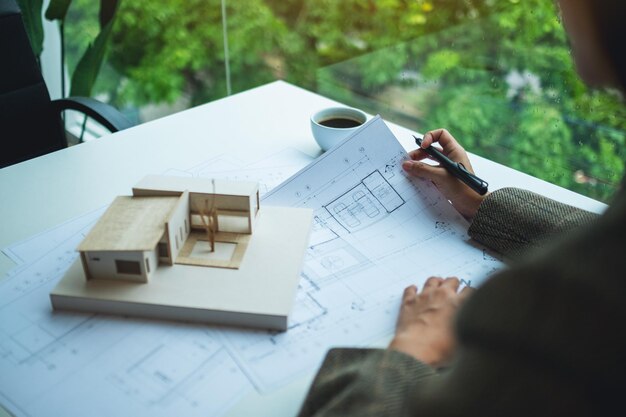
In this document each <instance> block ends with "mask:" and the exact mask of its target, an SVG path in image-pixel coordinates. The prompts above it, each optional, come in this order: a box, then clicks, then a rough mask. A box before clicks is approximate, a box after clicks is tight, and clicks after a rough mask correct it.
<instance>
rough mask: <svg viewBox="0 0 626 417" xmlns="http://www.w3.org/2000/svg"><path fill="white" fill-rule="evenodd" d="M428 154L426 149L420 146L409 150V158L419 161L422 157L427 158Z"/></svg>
mask: <svg viewBox="0 0 626 417" xmlns="http://www.w3.org/2000/svg"><path fill="white" fill-rule="evenodd" d="M429 156H430V155H428V154H427V153H426V151H425V150H423V149H422V148H417V149H415V150H412V151H411V152H409V158H411V159H412V160H413V161H421V160H422V159H424V158H428V157H429Z"/></svg>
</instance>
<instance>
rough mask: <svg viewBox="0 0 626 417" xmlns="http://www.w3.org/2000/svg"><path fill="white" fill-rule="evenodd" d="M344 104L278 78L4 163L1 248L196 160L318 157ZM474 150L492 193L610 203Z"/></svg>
mask: <svg viewBox="0 0 626 417" xmlns="http://www.w3.org/2000/svg"><path fill="white" fill-rule="evenodd" d="M336 104H337V103H336V102H334V101H332V100H329V99H327V98H324V97H321V96H319V95H317V94H314V93H311V92H309V91H306V90H303V89H301V88H298V87H295V86H293V85H290V84H288V83H285V82H281V81H277V82H274V83H271V84H268V85H265V86H262V87H259V88H255V89H253V90H250V91H246V92H243V93H239V94H236V95H234V96H231V97H228V98H225V99H222V100H218V101H215V102H212V103H208V104H205V105H202V106H199V107H195V108H193V109H190V110H187V111H184V112H181V113H178V114H175V115H172V116H169V117H165V118H162V119H159V120H156V121H153V122H150V123H145V124H143V125H140V126H137V127H134V128H131V129H128V130H125V131H122V132H118V133H116V134H113V135H110V136H107V137H103V138H100V139H98V140H95V141H93V142H89V143H85V144H82V145H79V146H74V147H71V148H68V149H64V150H62V151H58V152H55V153H53V154H49V155H46V156H42V157H39V158H36V159H33V160H30V161H26V162H23V163H21V164H18V165H14V166H11V167H8V168H4V169H1V170H0V195H2V204H1V205H0V230H2V233H1V234H0V247H5V246H7V245H9V244H11V243H13V242H15V241H17V240H20V239H24V238H26V237H29V236H31V235H33V234H35V233H38V232H41V231H44V230H46V229H48V228H50V227H52V226H55V225H57V224H60V223H62V222H63V221H66V220H68V219H71V218H74V217H76V216H78V215H81V214H84V213H87V212H89V211H92V210H95V209H97V208H99V207H103V206H105V205H106V204H108V203H110V201H112V199H113V198H114V197H115V196H117V195H120V194H128V193H129V192H130V189H131V187H132V185H133V184H134V183H136V182H137V181H138V180H139V179H141V178H142V177H143V176H144V175H145V174H148V173H161V172H163V171H164V170H166V169H168V168H172V167H180V168H184V167H192V166H194V165H196V164H198V163H201V162H203V161H206V160H207V159H209V158H211V157H214V156H217V155H220V154H223V153H247V154H248V155H249V154H252V155H254V153H255V150H256V149H262V148H263V147H266V146H289V147H293V148H296V149H298V150H300V151H302V152H305V153H307V154H309V155H311V156H317V155H319V154H320V153H321V150H320V149H319V147H318V146H317V144H316V143H315V141H314V140H313V138H312V136H311V133H310V130H309V115H311V114H312V113H313V112H315V111H316V110H318V109H320V108H322V107H326V106H330V105H336ZM389 126H390V128H391V129H392V131H393V132H394V133H395V134H396V136H397V137H398V139H399V140H400V142H401V143H402V144H403V146H404V147H405V148H406V149H407V150H410V149H413V148H414V144H413V142H412V138H411V135H410V134H411V133H412V132H411V131H409V130H407V129H404V128H402V127H400V126H397V125H394V124H391V123H389ZM459 139H460V140H462V138H459ZM470 157H471V160H472V164H473V166H474V169H475V170H476V172H477V173H478V174H479V175H480V176H481V177H483V178H485V179H486V180H487V181H488V182H489V183H490V189H491V190H494V189H498V188H501V187H504V186H518V187H523V188H526V189H530V190H533V191H535V192H538V193H540V194H544V195H547V196H550V197H551V198H554V199H556V200H559V201H563V202H566V203H569V204H572V205H574V206H577V207H581V208H584V209H587V210H590V211H595V212H601V211H602V210H603V209H604V208H605V207H606V206H605V205H604V204H603V203H600V202H597V201H595V200H592V199H590V198H587V197H584V196H582V195H579V194H576V193H573V192H571V191H569V190H565V189H563V188H561V187H558V186H555V185H552V184H550V183H547V182H545V181H542V180H539V179H536V178H534V177H531V176H529V175H526V174H523V173H520V172H518V171H515V170H512V169H510V168H507V167H504V166H502V165H500V164H497V163H494V162H491V161H488V160H486V159H484V158H481V157H478V156H476V155H471V156H470ZM13 266H14V265H13V263H12V261H11V260H10V259H9V258H7V257H6V256H5V255H4V254H2V255H1V256H0V276H3V275H4V274H5V273H6V272H7V271H8V270H9V269H11V268H12V267H13ZM312 376H313V375H310V376H308V377H307V378H303V379H302V380H300V381H298V382H296V383H292V384H290V385H289V386H287V387H285V388H283V389H280V390H279V391H277V392H274V393H272V394H270V395H267V396H261V395H258V394H253V395H252V396H250V397H249V398H246V399H245V400H244V401H241V403H240V404H239V405H238V406H235V407H234V408H233V409H232V412H231V414H232V415H261V414H262V415H273V416H279V415H284V416H290V415H293V414H294V413H295V412H296V411H297V409H298V407H299V405H300V402H301V401H302V399H303V396H304V394H305V392H306V389H307V387H308V384H309V382H310V378H311V377H312ZM260 410H262V412H261V411H260ZM0 414H2V413H1V412H0Z"/></svg>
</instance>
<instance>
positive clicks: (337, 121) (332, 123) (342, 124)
mask: <svg viewBox="0 0 626 417" xmlns="http://www.w3.org/2000/svg"><path fill="white" fill-rule="evenodd" d="M318 123H319V124H321V125H322V126H327V127H336V128H344V129H345V128H348V127H357V126H360V125H361V124H362V123H361V122H358V121H356V120H354V119H346V118H344V117H333V118H331V119H326V120H322V121H320V122H318Z"/></svg>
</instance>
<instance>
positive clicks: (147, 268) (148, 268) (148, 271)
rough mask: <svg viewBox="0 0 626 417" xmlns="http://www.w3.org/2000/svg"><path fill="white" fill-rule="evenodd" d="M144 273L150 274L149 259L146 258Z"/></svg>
mask: <svg viewBox="0 0 626 417" xmlns="http://www.w3.org/2000/svg"><path fill="white" fill-rule="evenodd" d="M146 272H147V273H148V274H149V273H150V259H148V258H146Z"/></svg>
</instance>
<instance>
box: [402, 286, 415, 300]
mask: <svg viewBox="0 0 626 417" xmlns="http://www.w3.org/2000/svg"><path fill="white" fill-rule="evenodd" d="M416 295H417V287H416V286H415V285H409V286H408V287H406V288H405V289H404V293H403V294H402V301H403V302H405V303H410V302H411V301H412V300H415V296H416Z"/></svg>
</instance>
